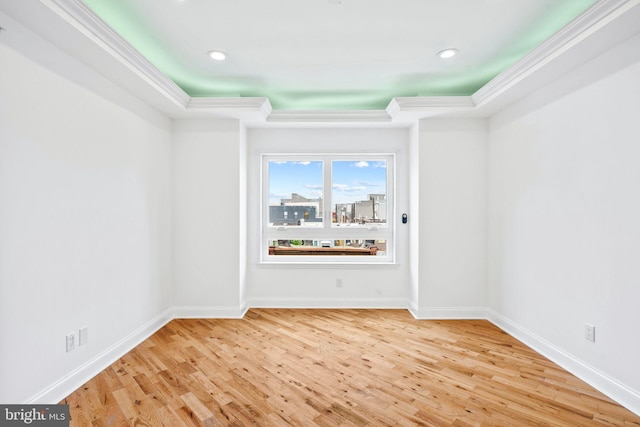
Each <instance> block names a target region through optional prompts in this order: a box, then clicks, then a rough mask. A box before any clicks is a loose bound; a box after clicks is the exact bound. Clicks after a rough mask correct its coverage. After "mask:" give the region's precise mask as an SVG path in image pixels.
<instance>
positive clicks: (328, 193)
mask: <svg viewBox="0 0 640 427" xmlns="http://www.w3.org/2000/svg"><path fill="white" fill-rule="evenodd" d="M260 156H261V160H260V165H261V169H260V177H261V179H260V201H261V209H260V263H262V264H395V248H396V242H395V237H396V226H395V224H396V221H395V218H396V197H395V194H396V173H395V171H396V155H395V153H352V152H348V153H318V154H309V153H299V154H298V153H264V152H263V153H261V154H260ZM362 160H364V161H370V162H375V161H382V160H384V161H386V162H387V176H386V178H387V188H386V193H385V194H386V196H385V198H386V203H387V207H386V210H387V212H386V215H387V222H386V226H374V225H369V226H359V225H352V226H336V225H335V224H332V210H333V206H334V203H333V201H332V200H331V198H332V176H331V168H332V161H362ZM270 161H322V162H323V177H322V179H323V200H324V202H323V212H322V215H323V220H322V225H321V226H318V227H300V226H289V227H287V226H270V225H269V169H268V164H269V162H270ZM291 239H304V240H331V241H333V240H349V239H362V240H385V241H386V254H385V255H376V256H371V255H362V256H360V255H348V256H345V255H337V256H332V255H295V256H286V255H269V245H268V242H269V241H272V240H291Z"/></svg>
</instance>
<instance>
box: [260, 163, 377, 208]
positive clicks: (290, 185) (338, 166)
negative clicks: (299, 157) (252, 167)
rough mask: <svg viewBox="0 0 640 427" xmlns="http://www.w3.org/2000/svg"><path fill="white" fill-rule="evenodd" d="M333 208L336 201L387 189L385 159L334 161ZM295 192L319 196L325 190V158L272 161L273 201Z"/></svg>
mask: <svg viewBox="0 0 640 427" xmlns="http://www.w3.org/2000/svg"><path fill="white" fill-rule="evenodd" d="M332 174H333V177H332V178H333V180H332V181H333V182H332V194H331V198H332V200H331V208H332V210H333V209H335V204H336V203H353V202H355V201H358V200H367V195H368V194H373V193H376V194H380V193H382V194H384V193H386V183H387V168H386V161H384V160H366V159H363V160H357V161H353V160H349V161H343V160H340V161H333V162H332ZM291 193H298V194H300V195H301V196H304V197H307V198H310V199H317V198H319V197H323V198H326V197H325V196H323V194H322V161H299V162H296V161H286V162H285V161H283V162H278V161H269V204H270V205H279V204H280V199H288V198H291Z"/></svg>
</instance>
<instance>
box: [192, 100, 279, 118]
mask: <svg viewBox="0 0 640 427" xmlns="http://www.w3.org/2000/svg"><path fill="white" fill-rule="evenodd" d="M186 109H187V112H201V113H217V114H223V115H230V116H233V117H238V118H242V117H244V116H246V115H247V114H253V115H254V117H253V118H254V119H258V120H262V121H264V120H265V119H266V118H267V117H269V115H270V114H271V113H272V112H273V108H272V107H271V103H270V102H269V99H268V98H261V97H207V98H191V99H190V100H189V102H188V103H187V107H186Z"/></svg>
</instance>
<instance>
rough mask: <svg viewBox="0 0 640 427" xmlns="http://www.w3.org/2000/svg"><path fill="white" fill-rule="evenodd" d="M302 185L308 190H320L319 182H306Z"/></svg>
mask: <svg viewBox="0 0 640 427" xmlns="http://www.w3.org/2000/svg"><path fill="white" fill-rule="evenodd" d="M304 187H305V188H308V189H309V190H322V185H321V184H307V185H305V186H304Z"/></svg>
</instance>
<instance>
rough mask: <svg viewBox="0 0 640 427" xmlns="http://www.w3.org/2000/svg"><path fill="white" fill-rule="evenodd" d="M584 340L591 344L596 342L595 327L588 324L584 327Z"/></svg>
mask: <svg viewBox="0 0 640 427" xmlns="http://www.w3.org/2000/svg"><path fill="white" fill-rule="evenodd" d="M584 339H585V340H587V341H591V342H596V327H595V326H593V325H590V324H588V323H587V324H586V325H584Z"/></svg>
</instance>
